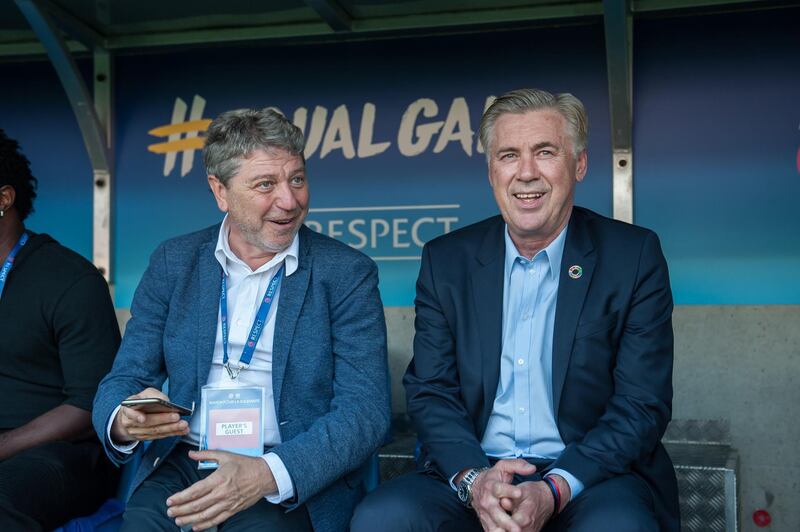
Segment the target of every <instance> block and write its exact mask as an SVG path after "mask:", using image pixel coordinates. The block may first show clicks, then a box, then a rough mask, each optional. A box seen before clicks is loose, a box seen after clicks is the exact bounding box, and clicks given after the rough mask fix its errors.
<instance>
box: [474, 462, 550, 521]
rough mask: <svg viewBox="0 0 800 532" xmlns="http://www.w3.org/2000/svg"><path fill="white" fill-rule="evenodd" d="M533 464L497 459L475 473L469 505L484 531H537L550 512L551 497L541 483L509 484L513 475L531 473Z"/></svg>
mask: <svg viewBox="0 0 800 532" xmlns="http://www.w3.org/2000/svg"><path fill="white" fill-rule="evenodd" d="M535 472H536V466H534V465H532V464H530V463H528V462H526V461H525V460H521V459H518V458H517V459H513V460H500V461H498V462H497V463H496V464H495V465H494V467H492V468H491V469H488V470H486V471H484V472H483V473H481V474H480V475H478V478H477V479H475V482H474V484H473V486H472V507H473V508H474V509H475V512H476V513H477V514H478V519H479V520H480V522H481V526H482V527H483V529H484V530H486V531H487V532H499V531H505V532H538V531H539V530H541V529H542V527H543V526H544V525H545V523H547V521H548V519H550V516H551V515H552V513H553V497H552V495H551V493H550V490H549V488H548V487H547V485H546V484H545V483H544V482H541V481H539V482H522V483H520V484H517V485H513V484H512V483H511V482H512V481H513V479H514V475H515V474H518V475H522V476H527V475H532V474H533V473H535Z"/></svg>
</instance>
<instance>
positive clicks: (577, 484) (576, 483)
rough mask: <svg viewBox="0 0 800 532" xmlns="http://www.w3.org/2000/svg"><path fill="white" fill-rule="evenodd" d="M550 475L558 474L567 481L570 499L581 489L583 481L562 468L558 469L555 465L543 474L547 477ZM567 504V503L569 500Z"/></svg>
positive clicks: (578, 493)
mask: <svg viewBox="0 0 800 532" xmlns="http://www.w3.org/2000/svg"><path fill="white" fill-rule="evenodd" d="M550 475H559V476H560V477H562V478H563V479H564V480H566V481H567V484H569V491H570V497H569V500H570V501H571V500H573V499H574V498H575V497H577V496H578V495H580V493H581V492H582V491H583V482H581V481H580V480H578V479H577V478H575V477H574V476H573V475H572V474H570V473H568V472H566V471H564V470H563V469H559V468H557V467H556V468H554V469H551V470H550V471H548V472H547V474H546V475H545V476H546V477H547V476H550ZM567 504H569V502H568V503H567Z"/></svg>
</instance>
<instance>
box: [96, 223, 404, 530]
mask: <svg viewBox="0 0 800 532" xmlns="http://www.w3.org/2000/svg"><path fill="white" fill-rule="evenodd" d="M218 233H219V225H216V226H214V227H210V228H208V229H205V230H203V231H199V232H197V233H192V234H189V235H185V236H181V237H178V238H175V239H172V240H168V241H166V242H164V243H162V244H161V245H160V246H159V247H158V248H157V249H156V251H155V252H154V253H153V255H152V257H151V258H150V265H149V266H148V268H147V270H146V271H145V273H144V276H143V277H142V280H141V282H140V283H139V287H138V288H137V289H136V294H135V296H134V300H133V305H132V307H131V319H130V321H129V322H128V325H127V328H126V331H125V336H124V339H123V341H122V345H121V347H120V350H119V353H118V354H117V358H116V361H115V362H114V366H113V368H112V370H111V373H109V374H108V375H107V376H106V377H105V379H103V381H102V382H101V383H100V386H99V388H98V392H97V396H96V397H95V402H94V410H93V422H94V426H95V429H96V430H97V433H98V435H99V437H100V440H101V441H103V442H105V446H106V451H107V453H108V455H109V456H110V457H111V459H112V460H113V461H114V462H116V463H117V464H120V463H124V462H126V461H128V460H130V459H131V457H132V455H124V454H121V453H119V452H117V451H116V450H114V449H113V448H112V447H111V446H110V445H109V442H108V440H107V438H106V427H107V424H108V421H109V418H110V416H111V413H112V412H113V410H114V408H116V407H117V405H119V403H120V401H122V400H123V399H125V398H126V397H128V396H130V395H132V394H135V393H138V392H140V391H141V390H143V389H144V388H147V387H153V388H156V389H160V388H161V387H162V385H163V384H164V381H165V380H166V379H167V378H169V395H170V398H171V399H172V400H173V401H175V402H177V403H179V404H191V403H192V401H194V402H195V403H196V404H198V405H199V404H200V388H201V387H202V386H203V385H204V384H205V383H206V379H207V377H208V372H209V369H210V366H211V357H212V353H213V351H214V343H215V340H216V332H217V318H218V313H219V298H220V279H221V275H222V268H221V266H220V265H219V263H218V262H217V260H216V258H215V257H214V249H215V246H216V242H217V236H218ZM298 259H299V260H298V269H297V271H296V272H295V273H293V274H292V275H290V276H289V277H286V278H285V279H284V280H283V282H282V283H281V296H280V301H279V302H278V310H277V315H276V323H275V337H274V346H273V365H272V387H273V392H274V398H275V411H276V413H277V418H278V423H279V430H280V434H281V441H282V442H283V443H281V444H280V445H277V446H276V447H274V448H273V449H272V452H274V453H276V454H277V455H278V456H280V458H281V459H282V460H283V463H284V464H285V465H286V468H287V470H288V471H289V473H290V474H291V476H292V481H293V482H294V488H295V500H293V501H292V502H291V504H286V506H287V508H288V509H292V508H295V507H297V506H298V505H300V504H305V505H306V506H307V508H308V512H309V515H310V517H311V521H312V523H313V525H314V529H315V530H317V531H341V530H345V529H346V528H347V526H348V522H349V520H350V515H351V514H352V511H353V509H354V507H355V505H356V504H357V503H358V501H359V500H360V499H361V497H362V496H363V493H364V487H363V481H362V475H361V472H360V469H359V468H360V467H361V466H362V465H363V464H364V463H365V462H366V461H367V460H368V458H369V457H370V456H371V455H372V453H373V452H374V451H375V450H376V449H377V448H378V446H379V445H380V444H381V442H382V441H383V439H384V437H385V435H386V433H387V431H388V428H389V422H390V401H389V390H388V379H387V371H388V370H387V364H386V324H385V322H384V315H383V306H382V303H381V300H380V295H379V293H378V274H377V268H376V266H375V263H374V262H372V261H371V260H370V259H369V258H368V257H366V256H365V255H363V254H362V253H360V252H358V251H356V250H354V249H352V248H350V247H349V246H347V245H345V244H342V243H340V242H337V241H335V240H333V239H331V238H328V237H326V236H323V235H320V234H318V233H315V232H313V231H311V230H310V229H308V228H306V227H302V228H301V229H300V253H299V257H298ZM177 442H178V438H168V439H162V440H156V441H154V442H152V444H151V445H149V446H148V447H147V449H146V451H144V456H143V459H142V463H141V466H140V468H139V469H138V471H137V473H136V475H135V478H134V481H133V488H134V489H135V488H136V486H138V485H139V484H140V483H141V482H142V481H143V480H144V479H145V478H147V476H148V475H150V473H152V472H153V471H154V470H155V469H156V468H157V467H158V466H159V464H161V463H163V462H164V458H166V457H167V456H168V455H169V453H170V452H171V451H172V449H173V448H174V447H175V445H176V443H177ZM142 447H143V446H141V445H140V446H139V447H138V449H139V451H141V449H142Z"/></svg>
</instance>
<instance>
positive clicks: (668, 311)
mask: <svg viewBox="0 0 800 532" xmlns="http://www.w3.org/2000/svg"><path fill="white" fill-rule="evenodd" d="M672 306H673V305H672V292H671V290H670V284H669V273H668V271H667V263H666V260H665V259H664V255H663V254H662V252H661V246H660V244H659V242H658V237H657V236H656V235H655V234H654V233H652V232H649V233H648V234H647V236H646V237H645V238H644V239H643V244H642V247H641V250H640V256H639V266H638V269H637V274H636V280H635V283H634V286H633V291H632V295H631V299H630V304H629V306H628V313H627V317H626V319H625V322H624V325H623V328H622V333H621V335H620V337H619V341H618V347H617V352H616V364H615V365H614V367H613V368H612V375H611V378H612V379H613V385H614V392H613V395H612V396H611V397H610V399H609V400H608V401H607V404H606V409H605V412H604V413H603V415H602V416H600V418H599V419H598V421H597V423H596V425H595V426H594V427H593V428H591V429H590V430H589V431H588V432H587V433H586V434H585V435H584V436H583V438H581V439H579V440H578V441H575V442H572V443H570V444H568V445H567V446H566V448H565V449H564V452H563V453H562V454H561V456H560V457H559V458H558V459H557V460H556V461H555V463H554V467H557V468H561V469H564V470H566V471H568V472H569V473H571V474H572V475H575V476H576V477H577V478H578V479H579V480H581V481H582V482H583V484H584V487H585V488H589V487H591V486H593V485H595V484H597V483H599V482H601V481H603V480H606V479H608V478H610V477H612V476H614V475H618V474H623V473H626V472H628V471H629V470H630V469H631V466H632V464H633V463H634V462H636V461H637V460H640V459H643V458H645V457H647V456H648V455H650V454H651V453H652V452H653V450H654V449H655V448H656V447H657V445H658V444H659V442H660V440H661V437H662V436H663V434H664V431H665V430H666V427H667V424H668V423H669V420H670V417H671V415H672V361H673V334H672ZM598 378H600V377H598Z"/></svg>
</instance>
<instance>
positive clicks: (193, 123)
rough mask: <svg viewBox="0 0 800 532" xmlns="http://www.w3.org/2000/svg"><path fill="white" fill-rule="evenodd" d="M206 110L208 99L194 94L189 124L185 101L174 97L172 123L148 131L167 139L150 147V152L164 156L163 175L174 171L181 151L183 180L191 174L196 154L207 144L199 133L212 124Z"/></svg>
mask: <svg viewBox="0 0 800 532" xmlns="http://www.w3.org/2000/svg"><path fill="white" fill-rule="evenodd" d="M205 107H206V101H205V99H203V98H201V97H200V96H198V95H197V94H195V96H194V99H193V100H192V109H191V111H190V112H189V120H188V121H187V120H186V102H184V101H183V100H182V99H180V98H175V106H174V107H173V108H172V121H171V122H170V123H169V124H168V125H166V126H159V127H157V128H154V129H151V130H150V131H148V133H149V134H150V135H153V136H154V137H167V142H159V143H157V144H151V145H149V146H148V147H147V149H148V151H151V152H153V153H159V154H161V153H163V154H164V155H165V159H164V176H168V175H169V174H170V173H172V170H173V169H174V168H175V160H176V158H177V156H178V152H182V159H181V177H184V176H185V175H186V174H188V173H189V172H191V171H192V165H193V164H194V152H195V150H199V149H202V148H203V145H204V144H205V138H204V137H199V136H198V133H202V132H205V131H206V130H208V126H209V124H211V120H210V119H207V118H202V116H203V110H204V109H205Z"/></svg>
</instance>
